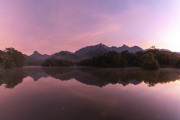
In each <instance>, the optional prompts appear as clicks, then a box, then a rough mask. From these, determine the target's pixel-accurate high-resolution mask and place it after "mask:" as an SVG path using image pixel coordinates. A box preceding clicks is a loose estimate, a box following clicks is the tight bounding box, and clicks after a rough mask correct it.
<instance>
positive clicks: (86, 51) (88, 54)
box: [24, 43, 143, 65]
mask: <svg viewBox="0 0 180 120" xmlns="http://www.w3.org/2000/svg"><path fill="white" fill-rule="evenodd" d="M126 50H127V51H129V52H132V53H135V52H138V51H142V50H143V49H142V48H140V47H138V46H133V47H129V46H127V45H123V46H121V47H115V46H113V47H108V46H106V45H104V44H102V43H101V44H98V45H93V46H87V47H83V48H81V49H79V50H77V51H76V52H74V53H72V52H69V51H60V52H57V53H54V54H52V55H47V54H41V53H39V52H38V51H34V53H33V54H32V55H30V56H27V55H24V57H25V64H26V65H41V64H42V63H43V61H44V60H46V59H48V58H49V57H55V58H57V59H65V60H71V61H75V62H76V61H80V60H82V59H87V58H92V57H94V56H97V55H99V54H102V53H105V52H108V51H116V52H122V51H126Z"/></svg>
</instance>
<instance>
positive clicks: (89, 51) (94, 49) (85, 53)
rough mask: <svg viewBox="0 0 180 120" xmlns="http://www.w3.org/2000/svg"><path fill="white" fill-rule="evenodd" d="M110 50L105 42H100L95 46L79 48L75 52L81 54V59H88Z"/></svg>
mask: <svg viewBox="0 0 180 120" xmlns="http://www.w3.org/2000/svg"><path fill="white" fill-rule="evenodd" d="M109 50H110V49H109V47H108V46H106V45H104V44H98V45H94V46H87V47H84V48H81V49H79V50H77V51H76V52H75V54H76V55H77V56H79V57H80V58H81V59H86V58H90V57H93V56H96V55H98V54H101V53H104V52H108V51H109Z"/></svg>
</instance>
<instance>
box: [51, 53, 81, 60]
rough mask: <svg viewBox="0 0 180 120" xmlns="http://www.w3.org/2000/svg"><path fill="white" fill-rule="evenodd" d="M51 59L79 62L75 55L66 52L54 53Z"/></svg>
mask: <svg viewBox="0 0 180 120" xmlns="http://www.w3.org/2000/svg"><path fill="white" fill-rule="evenodd" d="M52 57H55V58H57V59H66V60H71V61H78V60H80V58H79V57H78V56H77V55H76V54H74V53H71V52H68V51H61V52H58V53H55V54H53V55H52Z"/></svg>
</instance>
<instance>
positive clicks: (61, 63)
mask: <svg viewBox="0 0 180 120" xmlns="http://www.w3.org/2000/svg"><path fill="white" fill-rule="evenodd" d="M74 65H75V63H73V62H72V61H68V60H62V59H57V58H55V57H51V58H49V59H47V60H45V61H44V63H43V64H42V66H46V67H71V66H74Z"/></svg>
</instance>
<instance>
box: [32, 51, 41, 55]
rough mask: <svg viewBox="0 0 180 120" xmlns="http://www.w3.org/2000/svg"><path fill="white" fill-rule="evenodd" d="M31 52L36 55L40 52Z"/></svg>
mask: <svg viewBox="0 0 180 120" xmlns="http://www.w3.org/2000/svg"><path fill="white" fill-rule="evenodd" d="M33 54H36V55H37V54H40V53H39V52H38V51H34V52H33ZM33 54H32V55H33ZM40 55H41V54H40Z"/></svg>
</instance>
